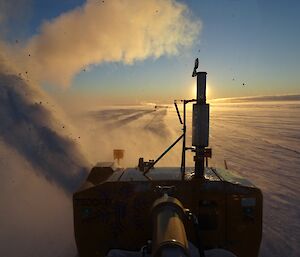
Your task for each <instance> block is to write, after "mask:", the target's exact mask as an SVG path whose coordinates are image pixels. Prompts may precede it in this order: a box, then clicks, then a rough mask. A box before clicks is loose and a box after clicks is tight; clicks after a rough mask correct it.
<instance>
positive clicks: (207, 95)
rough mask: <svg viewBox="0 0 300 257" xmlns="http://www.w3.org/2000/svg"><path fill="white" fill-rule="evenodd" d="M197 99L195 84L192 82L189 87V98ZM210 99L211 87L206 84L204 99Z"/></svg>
mask: <svg viewBox="0 0 300 257" xmlns="http://www.w3.org/2000/svg"><path fill="white" fill-rule="evenodd" d="M196 97H197V82H193V84H192V86H191V98H193V99H196ZM210 97H211V86H210V84H209V83H206V99H210Z"/></svg>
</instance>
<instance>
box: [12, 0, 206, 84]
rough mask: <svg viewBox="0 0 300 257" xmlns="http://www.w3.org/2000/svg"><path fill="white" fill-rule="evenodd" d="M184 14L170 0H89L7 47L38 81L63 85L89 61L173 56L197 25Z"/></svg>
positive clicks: (129, 61) (192, 35)
mask: <svg viewBox="0 0 300 257" xmlns="http://www.w3.org/2000/svg"><path fill="white" fill-rule="evenodd" d="M189 14H190V13H189V11H188V8H187V7H186V6H185V5H183V4H181V3H179V2H177V1H175V0H152V1H148V0H139V1H135V0H114V1H96V0H88V1H86V2H85V3H84V4H83V5H82V6H80V7H77V8H75V9H73V10H71V11H68V12H65V13H62V14H61V15H60V16H58V17H56V18H55V19H53V20H50V21H46V22H44V23H43V24H42V25H41V27H40V32H39V34H38V35H35V36H33V37H32V38H30V39H29V40H28V42H27V43H26V45H24V46H22V47H20V46H19V48H16V46H14V47H13V48H12V47H10V48H8V49H7V51H9V52H10V56H14V59H15V62H16V63H19V64H20V66H21V69H23V70H26V71H28V72H29V74H31V76H32V77H34V78H35V79H37V80H38V81H43V82H45V81H46V82H49V83H52V84H55V85H60V86H64V87H67V86H68V85H69V84H70V82H71V80H72V78H73V76H74V75H75V74H77V73H78V72H80V71H81V70H83V69H84V68H86V67H87V66H89V65H95V64H99V63H102V62H123V63H125V64H132V63H133V62H135V61H138V60H144V59H146V58H149V57H152V58H158V57H160V56H162V55H173V54H177V53H178V52H179V50H180V49H181V48H182V47H185V46H189V45H191V44H192V42H193V41H194V39H195V37H196V36H197V34H198V32H199V30H200V28H201V24H200V22H199V21H193V20H192V19H191V18H189Z"/></svg>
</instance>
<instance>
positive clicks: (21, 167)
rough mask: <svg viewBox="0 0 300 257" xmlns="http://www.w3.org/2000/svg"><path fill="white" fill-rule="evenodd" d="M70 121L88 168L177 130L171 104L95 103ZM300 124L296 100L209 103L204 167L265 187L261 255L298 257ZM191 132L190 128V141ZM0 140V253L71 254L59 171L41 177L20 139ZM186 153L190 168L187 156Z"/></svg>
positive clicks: (138, 152) (148, 154)
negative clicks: (16, 141) (207, 152)
mask: <svg viewBox="0 0 300 257" xmlns="http://www.w3.org/2000/svg"><path fill="white" fill-rule="evenodd" d="M70 120H71V122H72V125H73V132H72V133H73V134H72V137H73V139H74V140H76V141H75V142H76V144H78V146H79V149H81V151H82V153H83V155H84V156H85V158H86V159H87V160H88V162H89V163H90V164H91V165H92V164H94V163H96V162H97V161H99V160H100V161H105V160H106V161H107V160H112V150H113V149H115V148H122V149H125V159H124V160H123V161H122V164H123V165H124V166H136V165H137V161H138V158H139V157H144V158H145V159H155V158H156V157H158V156H159V154H160V153H161V152H162V151H163V150H164V149H165V148H166V147H168V146H169V145H170V144H171V143H172V142H173V141H175V139H176V138H177V137H178V136H179V135H180V133H181V127H180V124H179V122H178V120H177V115H176V112H175V110H174V108H158V109H157V110H155V108H154V106H151V105H144V106H122V107H120V106H113V107H111V106H110V107H101V108H94V109H93V110H91V111H88V112H87V111H84V112H76V113H75V114H72V115H71V118H70ZM187 120H188V122H190V120H191V113H190V112H189V113H188V118H187ZM299 128H300V102H291V101H285V102H255V103H249V102H247V103H230V104H229V103H226V104H224V103H223V104H221V103H219V104H212V105H211V123H210V133H211V134H210V146H211V147H212V148H213V159H212V160H211V162H210V164H211V165H216V166H222V167H223V166H224V159H225V160H226V161H227V164H228V166H229V169H232V170H235V171H236V172H238V173H240V174H241V175H243V176H244V177H246V178H248V179H250V180H251V181H252V182H253V183H254V184H256V185H257V186H258V187H259V188H261V190H262V191H263V195H264V233H263V241H262V245H261V254H260V256H261V257H267V256H278V257H279V256H290V257H296V256H299V255H298V254H299V252H298V249H297V247H298V248H299V242H300V200H299V198H300V187H299V183H300V130H299ZM37 129H38V128H37ZM190 137H191V136H190V130H188V142H189V141H190ZM0 139H1V140H0V154H1V155H0V171H1V182H0V183H1V184H0V186H1V190H2V191H1V196H0V200H1V207H0V208H1V212H0V227H1V230H0V242H4V244H2V243H1V244H0V256H7V257H9V256H17V257H18V256H55V257H58V256H68V257H69V256H74V252H75V248H74V247H75V246H74V241H73V235H72V233H73V228H72V222H71V221H70V220H71V219H72V210H71V202H70V201H71V197H70V195H68V193H66V192H65V191H66V190H65V189H64V188H62V187H63V186H62V184H61V183H58V182H59V181H60V180H59V179H60V178H59V176H58V175H57V174H58V172H57V171H55V178H54V179H51V172H49V171H48V172H47V174H46V175H45V174H44V173H43V172H42V171H39V170H41V169H43V167H38V168H36V167H35V165H34V163H32V160H28V158H27V155H26V154H23V152H24V151H25V150H26V149H27V148H24V149H25V150H24V151H19V150H18V149H16V147H18V146H19V144H9V142H10V141H7V140H4V135H3V134H2V135H0ZM39 140H43V138H41V139H38V138H37V139H35V142H32V143H33V144H39V143H40V142H39ZM26 142H27V141H26ZM38 149H39V148H36V150H38ZM55 149H56V148H50V149H49V151H55ZM180 151H181V145H178V146H176V147H175V148H174V150H172V151H171V152H170V154H169V155H168V156H167V157H166V158H164V159H163V160H162V161H161V162H160V163H159V165H161V166H167V165H168V166H170V165H177V164H178V165H179V163H180ZM67 153H68V152H67ZM70 153H71V152H70ZM41 156H44V155H41ZM53 156H55V155H54V154H53ZM187 158H188V160H187V165H192V157H191V156H190V155H188V156H187ZM48 161H49V160H48ZM32 170H35V172H32ZM62 174H65V171H64V172H63V173H62ZM64 179H67V176H66V175H64ZM45 199H46V200H45ZM54 209H55V210H56V211H54ZM23 213H24V214H23ZM30 228H32V229H30ZM63 238H64V239H63ZM41 253H44V254H42V255H41Z"/></svg>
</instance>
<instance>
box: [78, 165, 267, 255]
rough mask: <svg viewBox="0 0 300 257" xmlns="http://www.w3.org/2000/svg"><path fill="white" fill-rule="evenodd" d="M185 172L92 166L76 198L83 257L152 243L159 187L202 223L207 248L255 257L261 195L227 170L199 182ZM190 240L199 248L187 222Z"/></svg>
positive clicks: (214, 171)
mask: <svg viewBox="0 0 300 257" xmlns="http://www.w3.org/2000/svg"><path fill="white" fill-rule="evenodd" d="M192 173H193V171H192V169H190V168H186V176H185V178H184V179H182V176H181V172H180V168H174V167H170V168H167V167H164V168H155V169H152V170H151V171H150V172H149V173H148V174H147V175H148V177H150V178H151V179H152V180H148V179H147V178H146V177H145V176H143V174H142V172H141V171H139V170H138V169H136V168H129V169H120V168H118V169H114V168H113V165H112V164H108V163H103V164H100V165H98V166H97V167H94V168H93V169H92V171H91V172H90V174H89V176H88V178H87V179H86V181H85V182H84V184H83V185H82V186H81V188H80V189H79V190H78V191H77V192H75V193H74V195H73V208H74V230H75V239H76V245H77V249H78V253H79V256H80V257H96V256H106V254H107V253H108V251H109V250H110V249H125V250H130V251H139V250H140V249H141V247H142V246H143V245H145V243H147V241H148V240H151V239H152V235H153V233H155V231H153V229H154V228H153V223H152V220H151V211H152V207H153V203H154V202H155V201H156V200H157V199H158V198H159V195H158V193H157V190H156V188H157V186H174V192H173V193H172V197H173V196H174V197H176V199H178V200H179V201H180V202H181V204H182V206H184V208H188V209H189V210H190V212H192V213H193V214H194V215H196V217H197V218H198V221H199V227H200V228H201V241H202V245H203V247H204V249H212V248H223V249H227V250H229V251H231V252H232V253H234V254H235V255H236V256H238V257H257V256H258V253H259V248H260V242H261V237H262V193H261V191H260V190H259V189H258V188H256V187H255V186H254V185H253V184H251V183H250V182H248V181H247V180H245V179H243V178H241V177H238V176H234V175H233V173H231V172H229V171H228V170H222V169H214V168H205V177H204V178H202V179H195V178H194V177H193V176H192ZM185 223H186V224H184V226H185V232H186V235H187V240H188V241H190V242H192V243H193V244H195V245H197V240H199V238H197V235H196V232H195V228H194V226H193V224H192V223H191V222H189V221H185Z"/></svg>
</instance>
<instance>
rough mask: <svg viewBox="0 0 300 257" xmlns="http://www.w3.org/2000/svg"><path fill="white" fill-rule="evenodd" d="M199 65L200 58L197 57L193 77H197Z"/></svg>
mask: <svg viewBox="0 0 300 257" xmlns="http://www.w3.org/2000/svg"><path fill="white" fill-rule="evenodd" d="M198 66H199V59H198V58H196V60H195V64H194V70H193V74H192V77H196V76H197V69H198Z"/></svg>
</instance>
